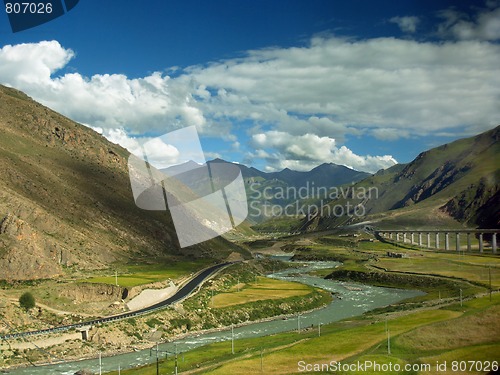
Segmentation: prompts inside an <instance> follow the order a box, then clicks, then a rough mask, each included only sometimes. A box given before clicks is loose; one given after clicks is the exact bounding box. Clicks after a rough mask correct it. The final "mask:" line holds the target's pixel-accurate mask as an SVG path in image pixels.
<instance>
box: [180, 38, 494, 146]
mask: <svg viewBox="0 0 500 375" xmlns="http://www.w3.org/2000/svg"><path fill="white" fill-rule="evenodd" d="M499 58H500V47H499V46H498V45H496V44H490V43H483V42H478V41H461V42H444V43H433V42H418V41H413V40H399V39H394V38H378V39H369V40H360V41H349V40H344V39H340V38H335V37H331V38H326V39H325V38H314V39H313V40H312V41H311V44H310V45H309V46H306V47H301V48H287V49H283V48H274V49H266V50H259V51H252V52H250V53H249V55H248V56H247V57H246V58H242V59H238V60H230V61H225V62H222V63H216V64H212V65H210V66H207V67H195V68H191V69H190V72H189V74H190V76H191V77H192V79H193V80H194V81H195V82H197V83H198V84H200V85H203V86H204V87H206V88H209V89H210V90H211V92H214V93H217V92H218V94H214V95H212V96H211V97H210V99H208V100H207V101H205V102H203V103H202V108H203V111H204V113H209V112H211V113H216V114H217V116H220V117H225V118H233V119H235V120H248V119H254V118H257V120H256V121H257V122H260V123H267V124H272V125H273V126H274V127H275V128H276V129H277V130H280V131H287V132H290V133H291V134H296V135H300V134H305V133H313V134H317V135H319V136H332V137H336V138H339V137H341V136H342V135H343V134H347V133H349V132H353V131H363V130H364V129H370V128H372V129H373V128H394V129H404V130H406V131H408V132H409V133H410V134H413V135H417V136H419V135H423V134H426V135H427V134H431V133H432V132H434V131H436V130H441V129H453V128H462V127H464V126H469V127H473V128H475V129H476V131H480V130H486V129H489V128H491V127H493V126H494V125H496V123H497V122H498V117H499V114H500V110H499V107H498V101H497V98H498V96H499V95H500V68H499V66H498V61H499ZM255 113H258V114H259V116H260V117H256V116H255ZM312 118H314V119H315V121H312ZM321 121H323V124H321ZM402 134H403V133H402Z"/></svg>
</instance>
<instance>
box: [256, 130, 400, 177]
mask: <svg viewBox="0 0 500 375" xmlns="http://www.w3.org/2000/svg"><path fill="white" fill-rule="evenodd" d="M252 145H253V146H254V147H255V149H256V152H254V153H252V154H251V155H248V156H249V158H263V159H265V160H266V162H267V166H268V168H267V170H268V171H270V170H281V169H283V168H290V169H294V170H310V169H312V168H314V167H316V166H318V164H322V163H335V164H339V165H345V166H347V167H349V168H353V169H356V170H362V171H367V172H372V173H374V172H376V171H378V170H379V169H385V168H388V167H390V166H393V165H394V164H396V163H397V161H396V160H395V159H394V158H393V157H392V156H390V155H384V156H370V155H367V156H360V155H356V154H355V153H353V152H352V151H351V150H349V149H348V148H347V147H346V146H342V147H340V148H339V147H337V146H336V142H335V139H332V138H329V137H318V136H317V135H314V134H305V135H300V136H294V135H291V134H289V133H285V132H280V131H275V130H272V131H269V132H267V133H258V134H254V135H253V136H252Z"/></svg>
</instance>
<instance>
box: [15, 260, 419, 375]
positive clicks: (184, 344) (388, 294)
mask: <svg viewBox="0 0 500 375" xmlns="http://www.w3.org/2000/svg"><path fill="white" fill-rule="evenodd" d="M298 264H299V265H300V267H299V268H293V269H287V270H285V271H280V272H276V273H274V274H271V275H269V277H272V278H277V279H282V280H289V281H298V282H301V283H304V284H308V285H312V286H316V287H319V288H322V289H324V290H327V291H329V292H332V293H335V294H336V295H337V296H340V298H335V300H334V301H333V302H332V303H330V304H329V305H327V306H325V307H324V308H322V309H318V310H315V311H312V312H309V313H304V314H301V315H300V317H298V316H296V317H293V318H289V319H287V320H283V319H276V320H272V321H266V322H260V323H251V324H248V325H245V326H242V327H237V328H234V338H235V339H240V338H250V337H259V336H265V335H270V334H274V333H279V332H286V331H292V330H297V329H299V326H300V327H302V328H305V327H310V326H311V325H314V326H318V325H319V324H328V323H331V322H335V321H339V320H342V319H345V318H349V317H354V316H358V315H361V314H363V313H364V312H367V311H369V310H373V309H375V308H378V307H384V306H387V305H390V304H393V303H396V302H399V301H402V300H404V299H407V298H411V297H415V296H418V295H422V294H423V293H422V292H420V291H415V290H401V289H391V288H381V287H374V286H369V285H363V284H358V283H349V282H339V281H334V280H325V279H322V278H319V277H314V276H310V275H308V274H307V273H308V272H310V271H314V270H318V269H325V268H333V267H335V266H336V265H338V263H336V262H300V263H298ZM230 339H231V330H230V329H228V330H225V331H219V332H213V333H205V334H200V335H197V336H193V337H187V338H184V339H179V340H177V341H175V343H173V342H172V343H166V344H161V345H160V346H159V350H160V351H162V352H164V351H168V352H171V353H173V352H174V351H175V350H177V352H178V353H182V352H186V351H189V350H191V349H194V348H197V347H199V346H203V345H206V344H210V343H213V342H218V341H226V340H230ZM155 360H156V357H155V356H154V354H153V357H151V356H150V350H149V349H147V350H141V351H138V352H131V353H126V354H119V355H115V356H111V357H103V358H102V363H101V366H102V372H107V371H113V370H115V371H116V370H118V367H120V368H121V369H126V368H131V367H136V366H140V365H144V364H147V363H153V362H154V361H155ZM179 365H180V367H181V370H182V361H180V363H179ZM81 369H89V370H90V371H93V372H94V373H99V360H98V359H89V360H81V361H76V362H66V363H60V364H55V365H46V366H39V367H27V368H19V369H13V370H11V371H10V372H9V374H16V375H17V374H23V375H24V374H26V375H73V374H74V373H75V372H76V371H78V370H81Z"/></svg>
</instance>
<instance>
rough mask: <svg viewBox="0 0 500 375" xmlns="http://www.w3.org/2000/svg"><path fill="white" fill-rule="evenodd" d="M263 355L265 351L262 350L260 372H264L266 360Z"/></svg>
mask: <svg viewBox="0 0 500 375" xmlns="http://www.w3.org/2000/svg"><path fill="white" fill-rule="evenodd" d="M262 353H264V351H263V349H262V348H260V372H264V359H263V356H262Z"/></svg>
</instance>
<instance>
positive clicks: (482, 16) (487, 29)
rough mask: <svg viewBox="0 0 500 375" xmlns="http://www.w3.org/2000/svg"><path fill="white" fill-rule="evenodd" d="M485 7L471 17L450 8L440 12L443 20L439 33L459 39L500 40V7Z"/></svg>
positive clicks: (494, 5)
mask: <svg viewBox="0 0 500 375" xmlns="http://www.w3.org/2000/svg"><path fill="white" fill-rule="evenodd" d="M490 6H492V7H495V8H496V9H491V8H490V9H483V10H481V11H479V12H478V13H477V14H475V15H474V16H472V17H470V16H469V15H467V14H465V13H461V12H458V11H457V10H455V9H453V8H450V9H446V10H444V11H441V12H440V13H439V16H440V17H441V18H442V19H443V22H442V23H441V24H440V25H439V26H438V34H439V35H441V36H442V37H452V38H455V39H459V40H491V41H498V40H500V7H499V6H498V4H494V3H491V4H490Z"/></svg>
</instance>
